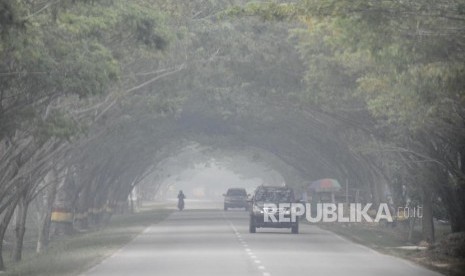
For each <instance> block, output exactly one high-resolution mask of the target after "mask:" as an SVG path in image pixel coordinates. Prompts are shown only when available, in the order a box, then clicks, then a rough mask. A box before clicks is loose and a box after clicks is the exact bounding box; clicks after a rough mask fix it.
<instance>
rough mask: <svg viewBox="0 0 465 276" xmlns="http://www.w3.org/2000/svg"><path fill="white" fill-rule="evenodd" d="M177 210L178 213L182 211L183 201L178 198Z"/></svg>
mask: <svg viewBox="0 0 465 276" xmlns="http://www.w3.org/2000/svg"><path fill="white" fill-rule="evenodd" d="M178 209H179V211H182V210H184V199H183V198H180V199H179V200H178Z"/></svg>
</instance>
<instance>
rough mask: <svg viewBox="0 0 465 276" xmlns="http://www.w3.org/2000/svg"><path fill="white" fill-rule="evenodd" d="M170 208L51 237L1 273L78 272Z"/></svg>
mask: <svg viewBox="0 0 465 276" xmlns="http://www.w3.org/2000/svg"><path fill="white" fill-rule="evenodd" d="M171 212H172V210H168V209H162V208H157V209H150V210H143V211H141V212H139V213H135V214H126V215H115V216H114V217H113V218H112V219H111V220H110V222H109V224H108V225H107V226H106V227H104V228H103V229H101V230H96V231H92V232H87V233H79V234H76V235H73V236H70V237H66V239H61V240H55V241H53V242H52V243H51V244H50V247H49V248H48V249H47V251H45V252H43V253H41V254H36V255H33V256H30V257H27V258H25V259H24V260H23V261H22V262H20V263H18V264H17V265H15V266H12V267H9V268H8V269H7V271H6V272H5V274H3V275H18V276H20V275H21V276H23V275H47V276H48V275H78V274H80V273H82V272H85V271H86V270H88V269H89V268H90V267H92V266H94V265H96V264H98V263H100V262H101V261H102V260H103V259H104V258H106V257H108V256H110V255H111V254H112V253H113V252H115V251H116V250H118V249H119V248H121V247H122V246H124V245H125V244H127V243H128V242H130V241H131V240H132V239H134V238H135V237H136V236H137V235H138V234H140V233H141V232H142V231H143V230H144V229H145V228H147V227H148V226H150V225H152V224H155V223H158V222H160V221H162V220H163V219H165V218H166V217H167V216H168V215H169V214H170V213H171Z"/></svg>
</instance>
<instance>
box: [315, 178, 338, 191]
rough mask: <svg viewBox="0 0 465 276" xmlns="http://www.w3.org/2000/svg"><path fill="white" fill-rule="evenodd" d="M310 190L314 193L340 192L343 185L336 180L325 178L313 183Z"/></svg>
mask: <svg viewBox="0 0 465 276" xmlns="http://www.w3.org/2000/svg"><path fill="white" fill-rule="evenodd" d="M308 189H309V190H311V191H314V192H317V193H318V192H338V191H339V190H341V184H339V182H338V181H337V180H336V179H332V178H323V179H320V180H317V181H313V182H312V183H311V184H310V185H309V186H308Z"/></svg>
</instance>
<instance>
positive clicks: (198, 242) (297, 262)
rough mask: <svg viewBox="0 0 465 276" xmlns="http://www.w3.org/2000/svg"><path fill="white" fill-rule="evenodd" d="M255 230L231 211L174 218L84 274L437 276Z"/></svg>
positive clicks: (309, 235)
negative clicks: (254, 231)
mask: <svg viewBox="0 0 465 276" xmlns="http://www.w3.org/2000/svg"><path fill="white" fill-rule="evenodd" d="M300 232H301V233H300V234H298V235H293V234H290V230H289V229H263V228H261V229H260V228H259V229H258V230H257V233H256V234H249V233H248V215H247V213H246V212H244V211H239V210H233V211H228V212H224V211H222V210H212V209H205V210H185V211H182V212H174V213H173V214H172V215H171V216H169V217H168V218H167V219H166V220H165V221H163V222H161V223H159V224H156V225H153V226H151V227H149V228H147V229H146V230H145V232H144V233H143V234H141V235H140V236H138V237H137V238H136V239H134V240H133V241H132V242H131V243H129V244H127V245H126V246H125V247H123V248H122V249H121V250H119V251H118V252H116V253H115V254H114V255H112V256H111V257H109V258H107V259H106V260H104V261H103V262H102V263H101V264H99V265H97V266H95V267H94V268H92V269H91V270H90V271H88V272H86V273H85V274H84V275H88V276H94V275H112V276H115V275H163V276H169V275H189V276H194V275H215V276H216V275H221V276H225V275H231V276H241V275H253V276H291V275H299V276H300V275H312V276H319V275H321V276H328V275H344V276H350V275H357V276H364V275H367V276H373V275H374V276H383V275H386V276H387V275H389V276H392V275H396V276H399V275H406V276H407V275H408V276H414V275H419V276H420V275H421V276H429V275H440V274H438V273H435V272H432V271H429V270H427V269H424V268H422V267H420V266H417V265H414V264H412V263H409V262H407V261H404V260H401V259H398V258H394V257H390V256H386V255H382V254H379V253H377V252H375V251H373V250H371V249H368V248H366V247H363V246H361V245H357V244H355V243H352V242H350V241H347V240H345V239H343V238H340V237H338V236H336V235H334V234H332V233H330V232H328V231H324V230H321V229H319V228H318V227H316V226H312V225H305V224H301V225H300Z"/></svg>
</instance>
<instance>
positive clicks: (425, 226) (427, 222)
mask: <svg viewBox="0 0 465 276" xmlns="http://www.w3.org/2000/svg"><path fill="white" fill-rule="evenodd" d="M422 190H423V195H422V197H423V218H422V220H421V224H422V232H423V240H425V241H427V242H428V243H434V221H433V202H432V193H431V191H430V190H429V189H428V188H426V187H423V189H422Z"/></svg>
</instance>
